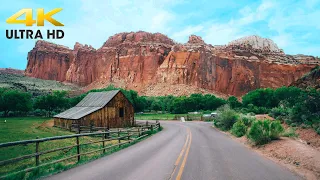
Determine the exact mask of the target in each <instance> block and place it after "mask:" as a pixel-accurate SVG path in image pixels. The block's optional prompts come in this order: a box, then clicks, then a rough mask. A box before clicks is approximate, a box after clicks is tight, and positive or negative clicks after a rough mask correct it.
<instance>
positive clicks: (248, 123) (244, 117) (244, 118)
mask: <svg viewBox="0 0 320 180" xmlns="http://www.w3.org/2000/svg"><path fill="white" fill-rule="evenodd" d="M240 120H241V121H242V122H243V123H244V125H245V126H247V127H250V126H251V124H252V122H253V121H255V120H256V118H255V117H252V116H248V115H241V116H240Z"/></svg>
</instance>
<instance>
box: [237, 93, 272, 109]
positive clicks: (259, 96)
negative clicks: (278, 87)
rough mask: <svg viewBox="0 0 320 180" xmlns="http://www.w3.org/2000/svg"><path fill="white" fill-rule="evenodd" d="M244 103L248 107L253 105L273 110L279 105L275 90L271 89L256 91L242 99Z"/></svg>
mask: <svg viewBox="0 0 320 180" xmlns="http://www.w3.org/2000/svg"><path fill="white" fill-rule="evenodd" d="M242 103H243V104H244V105H245V106H247V105H248V104H253V105H254V106H257V107H266V108H273V107H275V106H277V105H278V101H277V100H276V98H275V96H274V93H273V90H272V89H270V88H266V89H256V90H253V91H250V92H248V93H247V94H246V95H244V96H243V97H242Z"/></svg>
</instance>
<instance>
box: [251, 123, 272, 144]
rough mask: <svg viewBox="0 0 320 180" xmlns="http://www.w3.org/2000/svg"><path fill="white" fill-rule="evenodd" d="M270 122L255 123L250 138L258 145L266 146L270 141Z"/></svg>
mask: <svg viewBox="0 0 320 180" xmlns="http://www.w3.org/2000/svg"><path fill="white" fill-rule="evenodd" d="M269 129H270V121H269V120H264V121H254V122H253V123H252V126H251V128H250V129H249V132H248V138H249V139H250V140H251V141H253V142H254V143H255V144H256V145H261V144H266V143H268V142H269V141H270V140H271V139H270V134H269Z"/></svg>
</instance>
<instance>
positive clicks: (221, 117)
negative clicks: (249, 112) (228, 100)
mask: <svg viewBox="0 0 320 180" xmlns="http://www.w3.org/2000/svg"><path fill="white" fill-rule="evenodd" d="M217 114H218V116H217V117H216V118H215V120H214V125H215V126H216V127H218V128H220V129H222V130H224V131H227V130H230V129H231V127H232V126H233V124H234V123H235V122H236V120H237V116H238V115H237V113H236V112H235V111H234V110H233V109H231V108H230V107H229V106H228V105H224V106H222V107H220V108H218V110H217Z"/></svg>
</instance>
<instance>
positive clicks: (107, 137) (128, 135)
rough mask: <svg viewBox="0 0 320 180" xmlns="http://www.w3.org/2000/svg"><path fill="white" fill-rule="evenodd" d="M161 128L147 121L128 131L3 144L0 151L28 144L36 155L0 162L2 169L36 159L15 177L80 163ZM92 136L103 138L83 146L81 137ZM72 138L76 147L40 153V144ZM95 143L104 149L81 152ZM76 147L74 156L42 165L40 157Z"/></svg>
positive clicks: (116, 130) (118, 130)
mask: <svg viewBox="0 0 320 180" xmlns="http://www.w3.org/2000/svg"><path fill="white" fill-rule="evenodd" d="M80 128H81V127H80ZM82 128H87V127H82ZM91 128H92V127H91ZM159 128H160V122H158V121H157V122H156V123H150V122H148V121H147V122H145V123H142V122H139V123H138V124H137V126H136V127H133V128H128V129H113V130H106V129H105V128H104V129H103V130H104V131H101V130H102V129H101V128H95V129H99V130H100V132H93V133H81V134H80V133H79V134H73V135H65V136H54V137H48V138H40V139H39V138H37V139H32V140H24V141H15V142H7V143H1V144H0V149H1V148H6V147H13V146H25V145H27V144H34V145H35V153H32V154H28V155H23V156H19V157H15V158H11V159H6V160H3V161H0V168H4V166H7V165H11V164H14V163H18V162H19V161H22V160H26V159H30V158H34V160H35V161H34V165H35V166H32V167H29V168H26V169H23V170H20V171H18V172H14V173H11V174H10V175H13V174H17V173H21V172H28V171H32V170H34V169H38V168H40V167H43V166H47V165H52V164H55V163H59V162H62V161H66V160H69V159H71V158H77V161H78V162H79V161H80V160H81V156H83V155H88V154H92V153H96V152H99V151H101V152H102V153H105V152H106V150H107V149H111V148H114V147H121V145H123V144H128V143H131V142H133V141H136V140H138V139H141V138H143V137H146V136H148V135H149V134H150V132H152V131H154V130H158V129H159ZM92 136H94V137H99V136H101V140H96V141H92V142H86V143H82V144H81V143H80V142H79V137H92ZM72 138H74V140H75V143H76V144H75V145H72V146H65V147H60V148H55V149H50V150H46V151H39V147H40V144H41V143H43V142H50V141H53V140H65V139H72ZM113 140H117V143H116V144H112V145H109V146H106V145H105V142H107V141H113ZM121 141H122V142H121ZM95 143H102V148H99V149H95V150H93V151H89V152H81V146H84V145H89V144H95ZM75 147H76V149H77V151H76V154H74V155H71V156H68V157H64V158H62V159H58V160H55V161H52V162H49V163H44V164H41V163H40V157H41V156H42V155H45V154H49V153H53V152H57V151H63V150H67V149H71V148H75ZM6 176H8V174H7V175H4V176H2V177H0V179H2V178H5V177H6Z"/></svg>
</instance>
